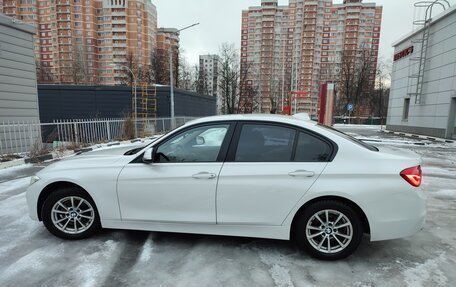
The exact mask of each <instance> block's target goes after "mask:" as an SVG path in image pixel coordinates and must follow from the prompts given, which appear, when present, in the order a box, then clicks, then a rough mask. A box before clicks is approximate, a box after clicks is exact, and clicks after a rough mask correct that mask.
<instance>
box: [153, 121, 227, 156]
mask: <svg viewBox="0 0 456 287" xmlns="http://www.w3.org/2000/svg"><path fill="white" fill-rule="evenodd" d="M228 128H229V125H228V124H223V125H210V126H202V127H197V128H193V129H189V130H186V131H183V132H181V133H179V134H177V135H175V136H173V137H172V138H170V139H169V140H167V141H166V142H164V143H163V144H161V145H160V146H159V147H158V149H157V151H156V152H155V161H156V162H215V161H217V157H218V154H219V152H220V148H221V146H222V143H223V140H224V139H225V136H226V133H227V131H228Z"/></svg>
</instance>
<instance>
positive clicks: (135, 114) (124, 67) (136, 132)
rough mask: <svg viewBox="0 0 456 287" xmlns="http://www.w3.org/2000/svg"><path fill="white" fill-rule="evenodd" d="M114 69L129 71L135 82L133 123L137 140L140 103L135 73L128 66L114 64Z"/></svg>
mask: <svg viewBox="0 0 456 287" xmlns="http://www.w3.org/2000/svg"><path fill="white" fill-rule="evenodd" d="M111 66H113V67H117V68H122V69H125V70H127V71H129V72H130V73H131V76H132V77H133V82H134V93H135V94H134V107H133V108H134V115H133V121H134V124H135V138H137V137H138V127H137V125H138V123H137V119H138V118H137V113H138V110H137V106H138V103H137V101H136V100H137V99H136V86H137V82H136V77H135V73H133V71H132V70H131V69H130V68H129V67H127V66H124V65H118V64H117V65H116V64H113V65H111Z"/></svg>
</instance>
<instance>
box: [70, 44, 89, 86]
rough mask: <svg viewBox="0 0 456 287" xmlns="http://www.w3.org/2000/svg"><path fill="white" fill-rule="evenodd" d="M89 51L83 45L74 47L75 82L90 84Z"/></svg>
mask: <svg viewBox="0 0 456 287" xmlns="http://www.w3.org/2000/svg"><path fill="white" fill-rule="evenodd" d="M88 74H89V72H88V66H87V53H86V51H85V49H84V47H83V46H82V45H76V46H74V49H73V59H72V62H71V78H72V81H73V84H75V85H84V84H88V82H89V81H88V77H89V75H88Z"/></svg>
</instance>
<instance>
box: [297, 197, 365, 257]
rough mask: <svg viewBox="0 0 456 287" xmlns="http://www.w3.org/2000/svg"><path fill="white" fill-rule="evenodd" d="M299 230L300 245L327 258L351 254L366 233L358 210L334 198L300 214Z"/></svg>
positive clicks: (316, 254) (312, 253) (315, 254)
mask: <svg viewBox="0 0 456 287" xmlns="http://www.w3.org/2000/svg"><path fill="white" fill-rule="evenodd" d="M295 232H296V233H295V235H296V236H295V239H296V241H297V243H298V245H299V246H300V247H302V248H303V249H304V250H306V251H307V252H308V253H309V254H310V255H311V256H313V257H316V258H318V259H323V260H338V259H342V258H345V257H347V256H349V255H350V254H352V253H353V252H354V251H355V250H356V248H357V247H358V246H359V244H360V243H361V239H362V235H363V231H362V224H361V220H360V218H359V216H358V214H357V213H356V212H355V211H354V210H353V209H352V208H351V207H350V206H349V205H346V204H345V203H343V202H340V201H334V200H324V201H319V202H316V203H313V204H312V205H310V206H308V207H307V208H306V209H305V210H304V212H303V213H302V214H301V215H300V217H299V218H298V220H297V222H296V227H295Z"/></svg>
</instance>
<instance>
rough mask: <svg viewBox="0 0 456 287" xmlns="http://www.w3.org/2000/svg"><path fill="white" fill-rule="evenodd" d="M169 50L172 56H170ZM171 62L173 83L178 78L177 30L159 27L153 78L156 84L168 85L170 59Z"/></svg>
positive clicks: (175, 83)
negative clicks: (155, 67) (155, 66)
mask: <svg viewBox="0 0 456 287" xmlns="http://www.w3.org/2000/svg"><path fill="white" fill-rule="evenodd" d="M170 52H171V53H172V57H170ZM171 58H172V63H173V83H174V85H177V81H178V79H179V31H178V30H177V29H175V28H160V29H158V32H157V49H156V63H155V64H156V65H157V67H159V68H157V69H155V72H156V74H155V78H156V82H157V84H161V85H170V77H169V76H170V59H171Z"/></svg>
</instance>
